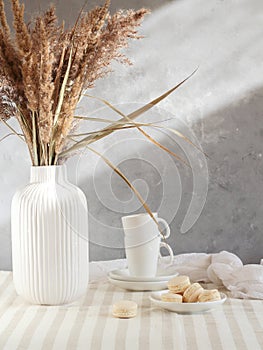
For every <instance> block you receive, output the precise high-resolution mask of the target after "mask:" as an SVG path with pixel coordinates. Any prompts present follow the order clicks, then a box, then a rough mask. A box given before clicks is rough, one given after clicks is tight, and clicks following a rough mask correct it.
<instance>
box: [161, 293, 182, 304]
mask: <svg viewBox="0 0 263 350" xmlns="http://www.w3.org/2000/svg"><path fill="white" fill-rule="evenodd" d="M161 300H162V301H167V302H170V303H182V302H183V297H182V295H181V294H175V293H171V292H168V293H163V294H162V295H161Z"/></svg>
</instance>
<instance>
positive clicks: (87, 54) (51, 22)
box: [0, 0, 194, 225]
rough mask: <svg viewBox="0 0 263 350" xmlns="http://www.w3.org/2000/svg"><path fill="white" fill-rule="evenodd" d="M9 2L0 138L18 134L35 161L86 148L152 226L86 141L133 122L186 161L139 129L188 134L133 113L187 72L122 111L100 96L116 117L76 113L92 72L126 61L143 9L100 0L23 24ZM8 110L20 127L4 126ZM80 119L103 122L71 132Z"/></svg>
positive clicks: (2, 35)
mask: <svg viewBox="0 0 263 350" xmlns="http://www.w3.org/2000/svg"><path fill="white" fill-rule="evenodd" d="M10 1H11V3H12V10H13V18H14V21H13V28H14V32H15V35H14V36H12V34H11V30H10V28H9V26H8V23H7V20H6V15H5V10H4V2H3V0H0V121H2V122H3V123H4V124H5V125H6V126H7V127H8V128H9V129H10V133H9V134H7V135H6V136H5V137H3V138H2V139H1V140H0V141H2V140H4V139H5V138H6V137H8V136H10V135H14V134H15V135H17V136H18V137H19V138H20V139H21V140H22V141H25V142H26V144H27V146H28V149H29V153H30V157H31V160H32V164H33V165H34V166H50V165H57V164H61V163H62V162H63V161H65V160H66V159H67V158H68V157H69V156H70V155H73V154H75V153H76V151H78V150H79V149H80V148H82V147H86V148H87V149H88V150H90V151H92V152H95V153H96V154H97V155H99V156H100V157H101V158H102V159H103V160H104V161H105V162H106V163H107V164H108V165H109V166H110V167H111V168H112V169H113V170H114V171H115V172H116V173H117V174H118V175H119V176H121V178H122V179H123V180H124V181H125V182H126V183H127V184H128V185H129V186H130V188H131V189H132V190H133V191H134V193H135V194H136V195H137V197H138V199H139V200H140V201H141V203H142V204H143V206H144V208H145V209H146V211H147V212H148V213H149V215H150V216H151V217H152V219H153V220H154V221H155V222H156V224H157V225H158V223H157V221H156V220H155V218H154V216H153V214H152V212H151V210H150V209H149V207H148V206H147V204H146V203H145V202H144V200H143V198H142V197H141V196H140V194H139V193H138V191H137V190H136V189H135V188H134V187H133V185H132V184H131V183H130V182H129V180H128V179H127V177H126V176H125V175H124V174H123V173H122V172H121V171H120V170H119V169H118V168H116V167H115V166H114V165H113V164H112V163H111V162H110V161H109V160H108V159H107V158H105V157H104V156H103V155H102V154H100V153H99V152H98V151H96V150H95V149H94V148H92V147H90V145H91V144H92V143H94V142H96V141H98V140H100V139H102V138H104V137H106V136H108V135H109V134H111V133H112V132H115V131H118V130H123V129H132V128H136V129H137V130H138V131H139V132H140V133H142V135H144V136H145V137H146V138H147V139H148V140H149V141H150V142H152V143H153V144H154V145H155V146H157V147H159V148H161V149H162V150H164V151H166V152H168V153H169V154H170V155H172V156H174V157H175V158H176V159H179V160H180V161H182V162H184V163H185V164H187V165H188V163H187V162H185V161H184V160H183V159H182V158H180V157H178V156H177V155H176V154H175V153H174V152H172V151H171V150H169V149H168V148H166V147H165V146H163V145H162V144H160V143H159V142H158V141H157V140H155V139H154V138H153V137H152V136H151V135H149V134H148V133H146V132H145V130H143V129H142V128H143V127H152V128H158V129H159V130H162V129H166V130H168V131H170V132H172V133H174V134H175V135H176V136H177V137H180V138H183V139H184V140H185V141H187V142H189V143H191V144H192V142H191V141H190V140H189V139H187V138H186V137H185V136H183V135H182V134H181V133H180V132H178V131H177V130H174V129H172V128H166V127H165V126H161V125H159V124H156V123H137V122H135V121H134V120H135V119H136V118H137V117H139V116H140V115H142V114H143V113H145V112H146V111H148V110H149V109H151V108H152V107H153V106H155V105H156V104H157V103H159V102H160V101H161V100H162V99H164V98H166V97H167V96H168V95H169V94H171V93H172V92H173V91H175V90H176V89H177V88H179V87H180V86H181V85H182V84H183V83H184V82H185V81H186V80H188V79H189V78H190V76H191V75H192V74H194V73H192V74H191V75H190V76H189V77H187V78H186V79H185V80H183V81H182V82H181V83H179V84H178V85H176V86H175V87H173V88H172V89H170V90H169V91H167V92H165V93H164V94H163V95H161V96H159V97H158V98H156V99H154V100H152V101H151V102H149V103H147V104H146V105H145V106H143V107H142V108H139V109H138V110H136V111H134V112H132V113H130V114H129V115H125V114H123V113H122V112H121V111H120V110H118V109H116V108H115V107H114V106H112V105H111V104H110V103H109V102H107V101H105V100H103V99H99V100H100V101H101V102H102V103H104V104H105V105H107V106H108V107H109V108H110V109H112V110H113V111H114V112H116V113H117V114H119V115H120V116H121V118H120V119H119V120H118V121H116V122H113V123H112V122H111V121H110V120H108V119H104V118H88V117H84V116H76V115H75V110H76V106H77V104H78V102H79V100H80V98H81V96H84V95H86V96H88V97H91V96H89V95H87V94H86V93H85V92H86V91H87V89H90V88H92V87H93V86H94V83H95V81H96V80H97V79H99V78H103V77H104V76H105V75H106V74H108V73H109V72H110V63H111V61H112V60H117V61H119V62H121V63H124V64H131V62H130V61H129V59H128V58H127V57H125V56H124V55H123V53H122V52H121V51H120V50H121V49H122V48H124V47H127V46H128V42H129V40H131V39H140V38H141V36H140V35H138V32H137V29H138V27H139V26H140V24H141V22H142V20H143V18H144V16H145V15H146V14H148V10H146V9H141V10H139V11H133V10H128V11H123V10H120V11H117V12H116V13H115V14H113V15H112V16H111V15H110V13H109V5H110V0H106V2H105V4H104V5H103V6H101V7H95V8H94V9H93V10H91V11H90V12H84V10H83V9H82V10H81V12H80V14H79V16H78V18H77V20H76V22H75V24H74V26H73V27H72V28H70V29H65V28H64V24H62V25H60V24H59V23H58V19H57V16H56V13H55V7H54V6H50V8H49V9H48V10H47V11H46V12H44V13H43V14H42V15H39V16H37V17H36V18H35V19H34V20H32V21H31V22H30V23H25V21H24V5H23V4H20V2H19V0H10ZM93 98H94V97H93ZM11 117H15V118H16V119H17V120H18V122H19V125H20V127H21V131H22V134H20V133H18V132H17V131H15V130H14V129H13V128H12V127H11V126H10V125H9V123H8V120H9V118H11ZM81 120H83V121H90V122H92V120H95V121H103V122H104V123H105V122H106V123H108V125H107V126H106V127H104V128H102V129H101V130H98V131H94V132H91V133H85V134H76V133H75V131H76V128H77V125H78V123H79V122H80V121H81Z"/></svg>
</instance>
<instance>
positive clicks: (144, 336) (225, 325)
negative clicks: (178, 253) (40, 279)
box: [0, 271, 263, 350]
mask: <svg viewBox="0 0 263 350" xmlns="http://www.w3.org/2000/svg"><path fill="white" fill-rule="evenodd" d="M149 295H150V292H129V291H125V290H122V289H119V288H117V287H114V286H112V285H110V284H109V283H108V282H107V281H106V280H105V278H102V277H101V276H100V278H99V279H98V280H97V281H96V279H95V280H93V281H92V283H90V285H89V288H88V290H87V293H86V295H85V296H84V297H83V298H82V299H80V300H78V301H77V302H74V303H72V304H70V305H64V306H37V305H30V304H28V303H26V302H25V301H24V300H23V299H22V298H21V297H19V296H17V295H16V293H15V290H14V286H13V283H12V273H11V272H5V271H1V272H0V349H1V350H2V349H3V350H4V349H5V350H14V349H33V350H38V349H47V350H51V349H59V350H64V349H68V350H73V349H74V350H75V349H85V350H87V349H92V350H99V349H107V350H111V349H120V350H124V349H132V350H135V349H143V350H147V349H151V350H152V349H169V350H171V349H178V350H183V349H189V350H194V349H202V350H207V349H209V350H210V349H218V350H219V349H226V350H235V349H236V350H242V349H250V350H251V349H253V350H257V349H259V350H260V349H263V301H261V300H241V299H231V298H228V299H227V301H226V302H225V304H224V305H223V306H222V307H220V308H219V309H218V310H214V311H212V312H208V313H204V314H193V315H179V314H176V313H172V312H169V311H165V310H163V309H160V308H157V307H155V306H153V305H151V302H150V300H149ZM120 299H130V300H134V301H136V302H137V303H138V305H139V308H138V314H137V317H135V318H132V319H117V318H114V317H112V315H111V306H112V304H113V303H114V302H115V301H118V300H120Z"/></svg>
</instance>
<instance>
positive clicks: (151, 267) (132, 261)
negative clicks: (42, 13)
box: [122, 213, 173, 277]
mask: <svg viewBox="0 0 263 350" xmlns="http://www.w3.org/2000/svg"><path fill="white" fill-rule="evenodd" d="M153 216H154V218H155V219H156V221H157V222H158V224H162V225H164V228H165V232H162V235H161V233H160V231H159V229H158V226H157V224H156V223H155V222H154V220H153V219H152V218H151V217H150V215H149V214H148V213H143V214H135V215H129V216H124V217H122V225H123V229H124V243H125V252H126V257H127V262H128V269H129V273H130V275H131V276H136V277H154V276H156V272H157V265H158V258H159V256H161V254H160V248H161V247H164V248H166V249H167V250H168V252H169V254H170V260H169V263H171V262H172V260H173V251H172V248H171V247H170V246H169V245H168V244H167V243H166V242H161V239H162V238H165V239H166V238H168V237H169V236H170V228H169V225H168V224H167V222H166V221H165V220H164V219H162V218H158V214H157V213H153Z"/></svg>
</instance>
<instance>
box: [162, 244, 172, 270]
mask: <svg viewBox="0 0 263 350" xmlns="http://www.w3.org/2000/svg"><path fill="white" fill-rule="evenodd" d="M162 247H164V248H166V249H167V250H168V253H169V254H170V259H169V262H168V265H171V264H172V262H173V259H174V253H173V250H172V248H171V247H170V246H169V244H167V243H165V242H160V248H162ZM159 256H160V258H162V257H163V256H162V254H161V252H160V253H159Z"/></svg>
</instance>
